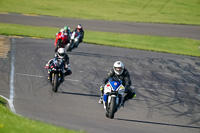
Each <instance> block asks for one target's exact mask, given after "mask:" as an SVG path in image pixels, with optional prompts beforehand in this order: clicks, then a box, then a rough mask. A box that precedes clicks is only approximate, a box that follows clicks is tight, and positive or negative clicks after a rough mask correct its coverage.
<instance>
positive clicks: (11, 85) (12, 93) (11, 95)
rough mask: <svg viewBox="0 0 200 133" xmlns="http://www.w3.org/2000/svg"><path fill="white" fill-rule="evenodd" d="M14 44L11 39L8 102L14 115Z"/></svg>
mask: <svg viewBox="0 0 200 133" xmlns="http://www.w3.org/2000/svg"><path fill="white" fill-rule="evenodd" d="M14 42H15V40H14V38H12V40H11V46H12V49H11V72H10V102H9V106H10V109H11V111H12V112H13V113H15V114H16V111H15V107H14V105H13V99H14V85H13V84H14V72H15V66H14V63H15V45H13V43H14Z"/></svg>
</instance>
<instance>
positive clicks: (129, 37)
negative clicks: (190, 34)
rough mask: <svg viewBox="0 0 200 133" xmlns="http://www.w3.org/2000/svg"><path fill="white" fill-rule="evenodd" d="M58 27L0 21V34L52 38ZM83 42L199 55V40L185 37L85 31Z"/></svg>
mask: <svg viewBox="0 0 200 133" xmlns="http://www.w3.org/2000/svg"><path fill="white" fill-rule="evenodd" d="M58 31H59V28H52V27H36V26H24V25H17V24H5V23H0V34H2V35H12V36H15V35H17V36H28V37H36V38H49V39H54V38H55V33H56V32H58ZM84 42H86V43H92V44H99V45H107V46H115V47H124V48H133V49H141V50H150V51H158V52H166V53H173V54H182V55H190V56H199V57H200V49H199V46H200V41H199V40H194V39H186V38H175V37H161V36H147V35H134V34H121V33H110V32H95V31H85V38H84Z"/></svg>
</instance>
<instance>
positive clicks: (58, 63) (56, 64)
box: [49, 57, 64, 92]
mask: <svg viewBox="0 0 200 133" xmlns="http://www.w3.org/2000/svg"><path fill="white" fill-rule="evenodd" d="M49 71H50V75H49V76H50V82H51V84H52V86H53V88H52V90H53V91H54V92H57V91H58V87H59V85H60V84H61V83H62V82H63V80H64V63H63V61H62V59H58V58H57V57H55V58H54V59H53V61H52V63H51V64H50V68H49Z"/></svg>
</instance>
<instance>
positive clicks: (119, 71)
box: [113, 61, 124, 75]
mask: <svg viewBox="0 0 200 133" xmlns="http://www.w3.org/2000/svg"><path fill="white" fill-rule="evenodd" d="M113 70H114V72H115V73H116V74H117V75H121V74H122V73H123V71H124V64H123V63H122V62H121V61H116V62H115V63H114V64H113Z"/></svg>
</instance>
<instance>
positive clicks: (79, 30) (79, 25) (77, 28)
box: [72, 24, 84, 47]
mask: <svg viewBox="0 0 200 133" xmlns="http://www.w3.org/2000/svg"><path fill="white" fill-rule="evenodd" d="M74 31H75V32H78V33H79V34H80V38H79V40H78V44H77V46H76V47H78V45H79V43H81V42H82V41H83V38H84V30H83V26H82V25H81V24H78V26H77V27H76V29H75V30H74ZM74 31H72V32H74Z"/></svg>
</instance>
